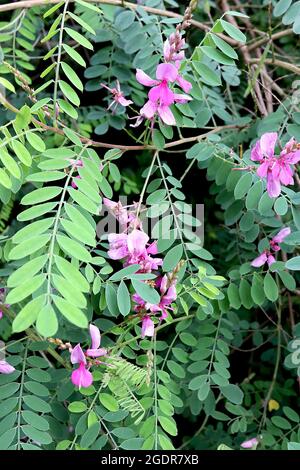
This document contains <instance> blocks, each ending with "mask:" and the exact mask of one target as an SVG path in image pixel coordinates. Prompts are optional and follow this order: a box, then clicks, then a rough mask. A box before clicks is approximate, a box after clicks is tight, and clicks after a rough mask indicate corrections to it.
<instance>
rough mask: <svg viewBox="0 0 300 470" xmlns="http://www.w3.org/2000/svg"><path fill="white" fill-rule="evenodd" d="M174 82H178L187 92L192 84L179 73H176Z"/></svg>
mask: <svg viewBox="0 0 300 470" xmlns="http://www.w3.org/2000/svg"><path fill="white" fill-rule="evenodd" d="M176 82H177V83H178V85H179V86H180V88H182V89H183V91H184V92H185V93H189V92H190V91H191V89H192V84H191V83H190V82H188V81H187V80H185V78H183V77H182V76H181V75H179V74H178V75H177V78H176Z"/></svg>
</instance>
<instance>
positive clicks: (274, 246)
mask: <svg viewBox="0 0 300 470" xmlns="http://www.w3.org/2000/svg"><path fill="white" fill-rule="evenodd" d="M290 233H291V229H290V228H289V227H286V228H283V229H282V230H280V232H278V233H277V235H275V237H273V238H272V239H271V240H270V247H269V249H267V250H264V251H263V252H262V253H261V254H260V255H259V256H258V257H257V258H255V259H254V260H253V261H252V263H251V266H253V267H254V268H259V267H260V266H263V265H264V264H265V263H268V265H269V266H271V265H272V264H273V263H275V262H276V259H275V257H274V254H275V253H276V252H277V251H280V250H281V248H280V246H279V245H278V243H282V242H283V240H284V239H285V237H287V236H288V235H289V234H290Z"/></svg>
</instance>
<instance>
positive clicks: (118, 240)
mask: <svg viewBox="0 0 300 470" xmlns="http://www.w3.org/2000/svg"><path fill="white" fill-rule="evenodd" d="M127 237H128V235H127V234H126V233H110V234H109V235H108V241H109V247H110V249H109V251H108V256H109V257H110V258H111V259H114V260H117V259H123V258H125V257H126V256H127V255H128V246H127Z"/></svg>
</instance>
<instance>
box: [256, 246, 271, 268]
mask: <svg viewBox="0 0 300 470" xmlns="http://www.w3.org/2000/svg"><path fill="white" fill-rule="evenodd" d="M275 261H276V259H275V258H274V256H273V255H271V254H270V252H269V251H268V250H265V251H263V252H262V254H261V255H259V256H258V257H257V258H255V259H254V260H253V261H252V263H251V266H253V267H254V268H260V267H261V266H263V265H264V264H265V263H266V262H267V263H268V265H269V266H271V265H272V264H273V263H275Z"/></svg>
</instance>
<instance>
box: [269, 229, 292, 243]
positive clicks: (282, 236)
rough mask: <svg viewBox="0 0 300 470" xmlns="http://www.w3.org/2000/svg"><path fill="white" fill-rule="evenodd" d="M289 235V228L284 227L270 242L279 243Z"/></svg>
mask: <svg viewBox="0 0 300 470" xmlns="http://www.w3.org/2000/svg"><path fill="white" fill-rule="evenodd" d="M290 233H291V229H290V227H285V228H283V229H281V230H280V232H278V233H277V235H275V237H273V238H272V241H273V242H275V243H281V242H283V240H284V239H285V237H287V236H288V235H289V234H290Z"/></svg>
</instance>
